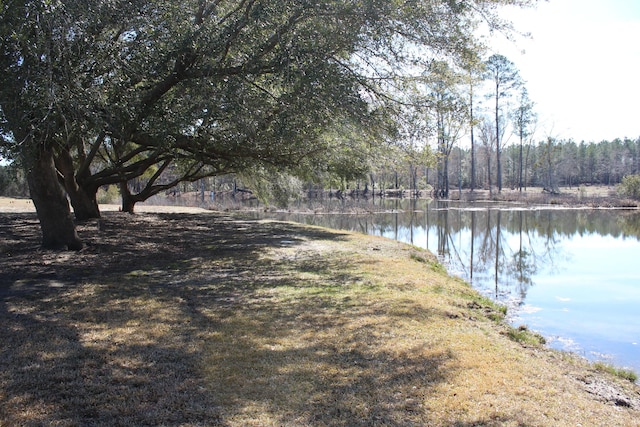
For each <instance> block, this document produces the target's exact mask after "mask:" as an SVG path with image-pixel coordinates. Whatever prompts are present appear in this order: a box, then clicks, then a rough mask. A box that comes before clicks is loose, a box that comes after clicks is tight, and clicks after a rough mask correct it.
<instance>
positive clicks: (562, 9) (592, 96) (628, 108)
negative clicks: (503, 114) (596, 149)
mask: <svg viewBox="0 0 640 427" xmlns="http://www.w3.org/2000/svg"><path fill="white" fill-rule="evenodd" d="M501 15H502V16H503V17H505V18H507V19H509V20H511V21H512V22H513V23H514V26H515V28H516V29H517V30H518V31H521V32H529V33H531V37H530V38H525V37H516V40H515V41H513V42H509V41H507V40H506V39H504V38H503V37H500V36H497V37H494V38H493V39H492V41H491V45H492V47H493V49H492V52H491V53H500V54H502V55H504V56H506V57H507V58H508V59H510V60H511V61H512V62H514V63H515V65H516V67H517V68H518V69H519V70H520V75H521V76H522V77H523V79H524V80H525V81H526V87H527V90H528V92H529V97H530V98H531V100H532V101H533V102H535V104H536V106H535V110H536V113H537V114H538V116H539V120H538V121H539V124H538V126H537V131H536V135H535V139H545V138H546V137H549V136H551V137H554V138H560V139H573V140H574V141H576V142H580V141H585V142H599V141H602V140H613V139H615V138H624V137H629V138H632V139H636V138H638V137H640V0H549V1H548V2H547V1H544V0H540V3H539V4H538V6H536V7H535V8H534V9H515V8H508V9H506V10H505V11H504V13H502V14H501Z"/></svg>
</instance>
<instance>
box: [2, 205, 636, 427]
mask: <svg viewBox="0 0 640 427" xmlns="http://www.w3.org/2000/svg"><path fill="white" fill-rule="evenodd" d="M146 209H150V210H154V212H151V211H146ZM183 209H186V210H183ZM0 212H2V213H0V324H1V325H2V327H1V328H0V343H2V344H1V345H0V426H2V427H5V426H6V427H10V426H11V427H12V426H53V425H56V426H80V425H95V426H142V425H167V426H179V425H180V426H210V425H211V426H217V425H220V426H229V427H231V426H233V427H235V426H373V425H381V426H382V425H387V426H407V427H408V426H416V425H425V426H426V425H428V426H460V427H464V426H578V425H582V426H612V425H617V426H638V425H640V421H638V420H640V390H639V389H638V387H637V386H635V385H633V384H632V383H630V382H628V381H625V380H622V379H620V378H616V377H611V376H608V375H605V374H603V373H601V372H599V371H597V370H596V369H594V368H593V367H592V366H591V365H589V364H587V363H586V362H584V361H582V360H580V359H577V358H574V357H572V356H570V355H567V354H564V353H558V352H553V351H550V350H546V349H544V348H542V347H540V346H537V345H534V344H525V345H523V344H521V343H519V342H515V341H513V340H511V339H509V337H508V336H509V332H510V330H509V328H508V327H507V326H506V325H505V324H504V323H501V322H500V321H499V318H500V315H499V312H498V311H496V308H495V307H493V306H492V305H491V304H490V303H489V302H488V301H485V300H483V299H482V298H480V297H479V296H478V295H477V294H476V293H475V292H474V291H473V290H471V289H470V287H469V286H468V285H466V284H465V283H463V282H461V281H459V280H457V279H454V278H451V277H449V276H447V275H446V274H445V272H444V270H443V268H442V267H441V266H440V265H439V264H437V263H436V262H435V259H434V258H433V256H431V255H430V254H429V253H427V252H425V251H422V250H420V249H417V248H413V247H411V246H408V245H403V244H401V243H398V242H394V241H390V240H386V239H382V238H375V237H369V236H363V235H358V234H354V233H345V232H336V231H330V230H325V229H320V228H311V227H304V226H300V225H296V224H290V223H279V222H271V221H255V220H248V219H244V218H243V217H242V216H241V215H237V214H226V213H220V212H210V211H204V210H197V209H193V208H181V209H180V211H179V212H176V208H170V209H168V208H162V207H153V208H152V207H143V206H142V205H141V206H139V209H138V212H139V213H138V214H137V215H133V216H132V215H128V214H124V213H121V212H118V211H117V208H116V209H111V210H109V209H104V215H103V218H102V219H101V220H99V221H98V220H95V221H88V222H85V223H82V224H79V225H78V231H79V234H80V237H81V238H82V239H83V240H84V241H85V243H86V246H85V248H84V249H83V250H82V251H80V252H78V253H75V252H73V253H71V252H53V251H45V250H42V249H40V242H39V238H40V236H39V228H38V222H37V218H36V216H35V213H34V211H33V208H32V206H31V205H30V202H28V201H24V200H22V201H16V200H8V199H0ZM496 319H498V321H496Z"/></svg>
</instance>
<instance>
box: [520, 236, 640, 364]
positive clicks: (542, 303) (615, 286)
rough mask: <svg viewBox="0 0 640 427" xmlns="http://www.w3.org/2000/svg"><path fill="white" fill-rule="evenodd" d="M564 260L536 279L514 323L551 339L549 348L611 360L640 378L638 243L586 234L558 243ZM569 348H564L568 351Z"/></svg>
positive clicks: (639, 246)
mask: <svg viewBox="0 0 640 427" xmlns="http://www.w3.org/2000/svg"><path fill="white" fill-rule="evenodd" d="M558 246H559V247H560V250H561V251H562V252H564V253H566V254H567V255H568V256H569V258H570V259H569V260H568V261H567V262H563V263H562V265H559V266H557V269H556V271H554V272H553V273H552V274H551V275H547V274H546V273H547V272H542V274H536V275H535V276H534V278H533V282H534V283H535V286H532V287H531V288H530V289H529V291H528V293H527V298H526V303H527V306H529V307H536V308H538V310H536V311H535V312H532V311H533V310H522V311H520V312H518V313H517V315H516V317H515V318H514V319H513V321H514V323H524V324H527V325H528V326H529V327H531V328H532V329H536V330H539V331H542V332H543V333H544V334H545V335H547V336H549V337H550V345H551V346H552V347H554V348H560V349H569V350H573V351H578V352H579V353H583V354H584V355H585V356H587V357H590V358H593V357H603V354H604V358H605V359H606V358H607V356H608V357H610V358H611V361H612V362H614V363H620V364H622V365H625V366H630V367H633V368H634V369H635V370H637V371H638V372H640V268H638V267H639V266H638V263H640V242H638V241H637V240H635V239H623V238H614V237H611V236H600V235H597V234H589V235H584V236H574V237H572V238H568V239H566V240H561V241H559V242H558ZM567 342H568V345H567Z"/></svg>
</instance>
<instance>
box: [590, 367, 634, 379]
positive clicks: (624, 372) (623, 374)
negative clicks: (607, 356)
mask: <svg viewBox="0 0 640 427" xmlns="http://www.w3.org/2000/svg"><path fill="white" fill-rule="evenodd" d="M593 367H594V368H595V370H596V371H600V372H607V373H609V374H611V375H613V376H616V377H618V378H622V379H623V380H627V381H630V382H632V383H635V382H636V381H638V374H636V373H635V372H634V371H632V370H631V369H624V368H618V367H616V366H613V365H611V364H609V363H605V362H595V363H594V364H593Z"/></svg>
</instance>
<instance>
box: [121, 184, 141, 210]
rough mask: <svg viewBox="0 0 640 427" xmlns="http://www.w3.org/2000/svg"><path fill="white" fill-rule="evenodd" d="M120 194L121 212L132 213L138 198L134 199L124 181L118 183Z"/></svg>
mask: <svg viewBox="0 0 640 427" xmlns="http://www.w3.org/2000/svg"><path fill="white" fill-rule="evenodd" d="M120 195H121V197H122V208H121V210H122V212H127V213H130V214H132V213H133V210H134V208H135V206H136V202H138V200H137V199H136V197H134V195H133V194H131V191H129V186H128V185H127V183H126V182H121V183H120Z"/></svg>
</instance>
